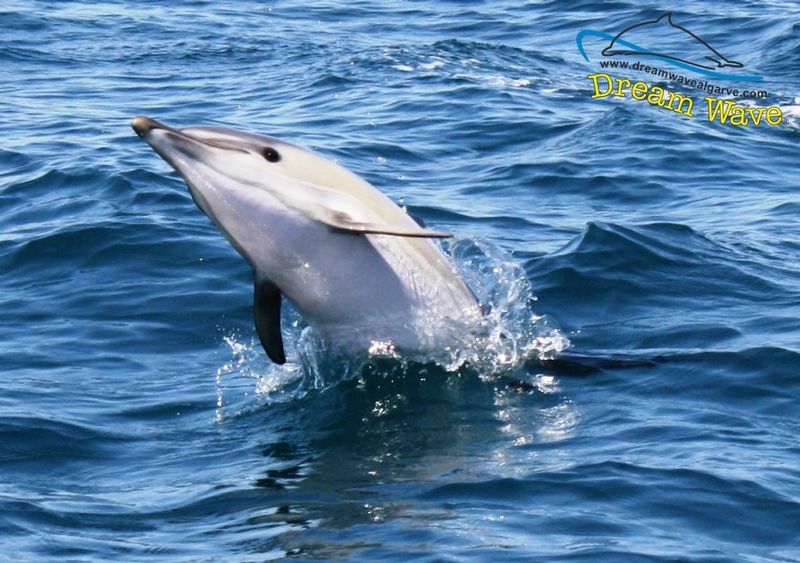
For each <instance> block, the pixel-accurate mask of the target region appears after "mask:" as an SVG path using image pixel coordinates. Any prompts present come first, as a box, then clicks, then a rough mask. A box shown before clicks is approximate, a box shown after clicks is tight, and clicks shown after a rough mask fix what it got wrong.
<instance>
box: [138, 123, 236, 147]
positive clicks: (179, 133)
mask: <svg viewBox="0 0 800 563" xmlns="http://www.w3.org/2000/svg"><path fill="white" fill-rule="evenodd" d="M131 127H132V128H133V130H134V131H135V132H136V134H137V135H139V137H141V138H142V139H144V140H145V141H147V134H148V133H149V132H150V131H152V130H154V129H161V130H162V131H166V132H167V133H170V134H172V135H175V136H176V137H179V138H181V139H183V140H186V141H190V142H193V143H199V144H201V145H206V146H209V147H213V148H215V149H222V150H227V151H236V152H240V153H245V154H247V153H248V152H249V151H247V150H245V149H242V148H240V147H237V146H234V145H232V144H229V143H225V142H220V141H210V140H208V139H200V138H198V137H193V136H191V135H189V134H187V133H185V132H184V131H183V130H181V129H175V128H173V127H170V126H169V125H165V124H164V123H161V122H160V121H157V120H155V119H152V118H150V117H144V116H138V117H134V118H133V119H132V120H131Z"/></svg>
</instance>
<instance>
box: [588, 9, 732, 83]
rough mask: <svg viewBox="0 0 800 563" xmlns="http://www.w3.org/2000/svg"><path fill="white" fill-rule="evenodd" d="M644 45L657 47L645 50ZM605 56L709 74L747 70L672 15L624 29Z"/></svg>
mask: <svg viewBox="0 0 800 563" xmlns="http://www.w3.org/2000/svg"><path fill="white" fill-rule="evenodd" d="M640 45H655V47H654V48H643V47H641V46H640ZM603 55H604V56H606V57H612V56H614V55H636V56H653V57H662V58H665V59H672V60H674V61H678V62H682V63H686V64H689V65H692V66H696V67H699V68H706V69H709V70H714V69H717V68H723V67H733V68H742V67H743V66H744V65H743V64H742V63H740V62H738V61H734V60H731V59H728V58H727V57H725V56H724V55H723V54H722V53H720V52H719V51H717V50H716V49H714V47H712V46H711V45H710V44H708V43H707V42H706V41H704V40H703V39H701V38H700V37H699V36H698V35H695V34H694V33H692V32H691V31H689V30H688V29H686V28H685V27H683V26H681V25H678V24H676V23H675V22H673V21H672V13H671V12H667V13H665V14H663V15H662V16H660V17H659V18H656V19H654V20H648V21H644V22H640V23H637V24H635V25H632V26H630V27H627V28H625V29H623V30H622V31H620V32H619V33H618V34H617V35H616V36H615V37H614V39H612V40H611V43H609V45H608V46H607V47H606V48H605V49H603Z"/></svg>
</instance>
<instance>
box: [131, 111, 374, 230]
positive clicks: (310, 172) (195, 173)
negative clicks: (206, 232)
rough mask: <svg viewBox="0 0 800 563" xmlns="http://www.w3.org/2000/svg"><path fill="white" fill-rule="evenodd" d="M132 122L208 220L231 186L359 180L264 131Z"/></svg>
mask: <svg viewBox="0 0 800 563" xmlns="http://www.w3.org/2000/svg"><path fill="white" fill-rule="evenodd" d="M131 126H132V127H133V130H134V131H136V134H137V135H139V136H140V137H141V138H142V139H144V140H145V141H146V142H147V143H148V144H149V145H150V146H151V147H152V148H153V149H154V150H155V151H156V152H157V153H158V154H159V155H160V156H161V157H162V158H163V159H164V160H166V161H167V162H168V163H169V164H170V165H171V166H172V167H173V168H175V170H177V171H178V172H179V173H180V174H181V175H182V176H183V178H184V179H185V180H186V183H187V184H188V186H189V189H190V191H191V193H192V196H193V197H194V199H195V201H196V202H197V204H198V206H199V207H200V208H201V209H202V210H203V211H204V212H205V213H206V214H207V215H209V216H212V218H213V209H212V208H213V203H214V202H213V201H212V198H214V197H226V194H227V196H229V195H230V193H231V192H233V191H235V190H249V191H252V190H254V189H261V190H263V191H266V192H267V193H270V192H271V193H279V192H280V191H281V190H287V189H291V186H293V185H297V183H298V182H299V183H302V184H312V185H316V186H323V187H326V188H328V189H334V190H337V189H343V188H346V186H351V185H353V183H363V180H361V179H360V178H359V177H358V176H356V175H355V174H353V173H351V172H350V171H348V170H346V169H345V168H343V167H342V166H339V165H338V164H337V163H335V162H333V161H331V160H328V159H326V158H324V157H322V156H320V155H318V154H316V153H314V152H312V151H308V150H306V149H303V148H300V147H298V146H295V145H292V144H290V143H287V142H284V141H281V140H279V139H275V138H272V137H267V136H264V135H256V134H253V133H244V132H240V131H235V130H232V129H226V128H223V127H207V126H204V127H185V128H183V129H175V128H172V127H169V126H168V125H165V124H163V123H160V122H158V121H156V120H155V119H151V118H149V117H141V116H140V117H134V118H133V120H132V121H131ZM251 193H252V192H251Z"/></svg>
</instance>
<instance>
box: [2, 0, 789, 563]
mask: <svg viewBox="0 0 800 563" xmlns="http://www.w3.org/2000/svg"><path fill="white" fill-rule="evenodd" d="M667 10H669V11H672V12H673V19H674V21H675V22H676V23H681V24H682V25H685V26H687V28H690V29H691V30H692V31H693V32H694V33H695V34H698V35H699V36H702V37H703V39H704V40H707V41H708V42H709V43H710V44H712V45H713V46H714V48H716V49H718V50H719V51H721V52H722V53H723V54H724V55H725V56H727V57H729V58H730V59H735V60H738V61H741V62H743V63H744V64H745V68H744V69H742V71H743V72H744V71H746V72H748V73H749V74H757V75H759V76H762V77H763V81H761V82H759V83H757V84H753V85H752V87H753V88H757V89H763V90H765V91H767V92H768V95H767V97H766V98H763V99H758V100H748V101H743V102H742V103H743V104H745V105H746V107H751V108H752V107H754V106H763V107H766V106H778V107H781V108H782V112H783V122H782V123H781V124H780V125H779V126H768V125H764V124H762V125H760V126H758V127H754V126H748V127H732V126H731V125H729V124H720V123H709V122H708V120H707V119H705V116H704V110H702V107H703V105H704V104H705V102H704V101H703V95H704V93H703V92H702V91H700V90H698V89H689V88H688V87H686V86H682V85H680V84H678V83H676V82H675V80H665V79H659V78H655V77H653V76H649V77H648V76H647V75H645V74H642V73H638V74H637V73H635V72H633V71H627V70H620V69H614V70H613V71H612V70H609V69H607V70H605V71H602V72H609V73H613V74H614V75H618V76H626V77H628V78H633V79H642V80H646V81H647V82H648V83H651V84H655V83H660V84H661V85H662V86H664V87H665V88H666V89H668V90H670V89H671V90H675V91H683V92H686V93H689V94H691V95H692V96H693V97H694V98H695V103H696V110H697V111H696V114H697V115H695V117H694V118H688V117H686V116H683V115H678V114H677V113H675V112H670V111H669V110H665V109H662V108H657V107H654V106H653V105H652V104H649V103H648V102H646V101H636V100H634V99H633V98H632V97H630V96H626V97H620V96H609V97H607V98H596V99H592V97H591V96H592V93H593V91H592V83H591V81H590V80H588V79H587V75H588V74H590V73H596V72H600V71H601V70H600V67H599V66H598V61H597V52H598V51H597V46H598V45H599V43H598V41H599V40H598V39H597V38H591V39H590V40H587V43H586V46H587V48H589V47H591V49H593V51H592V53H593V55H592V57H594V58H593V59H592V60H591V61H590V62H587V61H585V60H584V59H583V58H582V57H581V55H580V53H579V51H578V48H577V44H576V36H577V34H578V33H579V32H580V31H581V30H582V29H593V30H596V31H600V32H604V33H608V34H610V35H612V36H613V35H615V34H616V33H618V32H619V31H621V30H622V29H624V28H626V27H628V26H630V25H632V24H635V23H637V22H641V21H644V20H652V19H655V18H657V17H658V16H659V15H661V14H662V13H664V12H665V11H667ZM798 22H800V8H798V6H797V5H796V4H795V3H793V2H781V1H777V0H776V1H771V2H750V1H747V2H738V3H731V2H721V1H710V2H700V1H698V0H694V1H690V2H677V3H672V4H669V5H659V4H654V3H644V4H643V3H639V2H628V1H617V2H604V3H601V2H585V1H581V2H571V3H564V2H555V1H542V2H514V1H510V0H499V1H497V2H488V1H483V2H482V1H469V2H455V1H445V2H422V1H401V2H393V3H390V2H374V1H357V2H348V3H340V4H339V3H334V2H321V3H317V4H316V5H313V6H309V5H307V4H305V3H303V2H297V1H292V0H286V1H282V0H276V1H272V2H243V1H238V0H221V1H219V2H203V1H199V0H196V1H188V0H187V1H176V2H147V3H143V2H129V1H115V2H111V1H106V2H85V1H70V2H67V1H64V2H44V1H35V0H30V1H19V0H6V1H5V2H3V4H2V6H1V7H0V29H2V31H3V33H2V35H0V78H2V80H0V109H2V111H0V132H2V135H1V136H0V271H2V276H0V310H1V311H2V315H0V374H2V378H0V560H2V561H17V562H19V561H47V560H65V561H109V560H119V561H169V562H174V561H248V562H252V561H266V560H272V559H278V558H289V559H295V560H339V561H341V560H344V561H412V560H414V561H486V560H488V561H698V562H699V561H715V562H721V561H750V562H764V561H800V438H798V436H799V435H800V403H799V400H798V399H800V266H798V258H800V197H799V196H798V188H800V181H799V180H798V178H800V176H799V175H798V173H800V168H799V167H798V141H799V140H800V24H799V23H798ZM592 41H594V42H592ZM658 64H659V66H662V67H664V68H670V69H673V70H675V68H674V67H672V66H671V65H670V64H668V63H667V62H666V61H664V60H659V61H658ZM679 70H680V73H681V74H683V75H686V76H690V77H697V78H702V76H701V75H699V74H697V73H692V72H691V71H689V70H686V69H679ZM726 70H730V72H731V73H732V74H735V73H736V72H738V71H737V70H736V69H726ZM659 80H661V82H659ZM718 83H719V84H723V85H725V86H731V85H737V84H738V83H735V82H726V81H718ZM748 87H750V85H748ZM682 88H683V89H682ZM681 89H682V90H681ZM748 104H749V105H748ZM134 115H149V116H153V117H156V118H158V119H161V120H163V121H165V122H167V123H169V124H172V125H176V126H183V125H189V124H217V125H226V126H230V127H234V128H239V129H243V130H248V131H256V132H261V133H265V134H270V135H273V136H277V137H280V138H285V139H287V140H289V141H292V142H294V143H297V144H300V145H303V146H307V147H311V148H313V149H315V150H317V151H319V152H320V153H322V154H324V155H326V156H328V157H329V158H333V159H336V160H338V161H339V162H340V163H342V164H343V165H345V166H347V167H348V168H350V169H351V170H353V171H355V172H356V173H358V174H360V175H362V176H363V177H365V178H366V179H368V180H369V181H371V182H372V183H374V184H375V185H376V186H379V187H380V188H381V189H382V190H384V191H385V192H386V193H387V194H389V195H390V196H391V197H393V198H394V199H396V200H398V201H402V202H403V204H404V205H407V206H408V207H409V209H411V210H412V211H414V212H415V213H416V214H418V215H420V216H421V217H423V218H424V219H425V220H426V222H427V223H428V224H429V225H431V226H434V227H435V228H440V229H447V230H449V231H451V232H453V233H455V234H456V238H455V240H453V241H451V242H448V243H447V250H448V252H449V253H450V256H451V259H452V261H453V263H454V265H455V267H456V268H458V269H459V270H460V271H461V272H462V274H463V275H464V276H465V277H466V278H467V279H468V280H469V281H470V283H472V284H473V286H475V287H476V291H477V292H478V293H479V294H480V295H481V296H482V297H483V299H484V300H486V301H488V302H490V303H491V305H492V306H493V311H495V314H496V318H494V319H493V322H494V323H495V325H494V326H495V328H497V329H498V330H502V331H505V334H506V335H507V336H509V337H510V338H503V339H500V338H497V339H494V340H489V341H487V342H486V343H485V346H483V347H482V348H481V349H480V350H477V351H476V350H472V351H470V352H469V353H467V352H465V351H463V350H450V351H445V352H446V353H441V354H433V355H432V357H431V358H430V359H429V360H428V361H419V360H418V359H417V361H410V360H406V359H403V358H399V359H397V358H390V357H383V356H380V355H378V356H375V357H370V358H361V359H358V360H356V359H349V360H347V361H339V362H334V361H328V360H327V359H326V358H325V355H324V353H322V351H320V350H319V348H318V347H316V346H317V345H316V344H315V343H314V341H313V339H310V338H309V336H308V331H307V330H306V329H304V328H303V323H302V319H300V317H299V316H298V315H297V313H296V312H293V311H291V310H287V311H286V313H285V321H286V324H287V332H286V338H287V341H288V342H287V343H288V347H289V349H290V361H289V363H287V364H286V366H284V367H276V366H273V365H271V364H270V362H269V361H268V360H267V359H266V357H265V355H264V354H263V351H262V350H261V348H260V346H259V345H258V343H257V339H256V336H255V332H254V329H253V326H252V318H251V295H252V293H251V292H252V288H251V274H250V272H249V269H248V267H247V265H246V264H245V263H244V261H243V260H242V259H241V258H239V256H238V255H237V254H236V253H235V251H234V250H233V249H232V248H231V247H230V246H229V245H228V244H227V242H226V241H225V240H224V238H223V237H222V235H221V234H220V233H219V232H218V231H217V230H216V228H215V227H214V226H213V225H211V223H210V222H209V220H208V219H207V218H206V217H205V216H203V215H202V213H200V211H199V210H198V209H197V208H196V207H195V205H194V204H193V203H192V201H191V199H190V197H189V195H188V193H187V190H186V188H185V186H184V185H183V183H182V181H181V180H180V178H178V177H177V175H176V174H175V173H173V172H172V171H171V170H170V168H169V167H168V166H167V165H166V164H165V163H164V162H163V161H162V160H161V159H160V158H158V157H157V156H156V155H155V154H154V153H153V152H152V151H151V150H150V149H149V148H148V147H147V146H146V145H145V144H144V143H142V142H141V140H140V139H138V138H137V137H136V135H135V134H134V133H133V132H132V131H131V129H130V127H129V121H130V118H131V117H133V116H134ZM354 283H358V279H357V274H354ZM534 296H535V298H534ZM542 359H550V360H554V361H548V362H543V361H541V360H542Z"/></svg>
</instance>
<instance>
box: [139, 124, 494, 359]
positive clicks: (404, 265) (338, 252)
mask: <svg viewBox="0 0 800 563" xmlns="http://www.w3.org/2000/svg"><path fill="white" fill-rule="evenodd" d="M131 126H132V127H133V130H134V131H135V132H136V133H137V134H138V135H139V136H140V137H141V138H142V139H144V140H145V141H146V142H147V143H148V144H149V145H150V146H151V147H152V148H153V150H155V152H156V153H158V154H159V155H160V156H161V157H162V158H163V159H164V160H165V161H167V163H168V164H170V165H171V166H172V167H173V168H174V169H175V170H176V171H177V172H178V173H179V174H180V175H181V176H182V177H183V179H184V181H185V182H186V185H187V186H188V188H189V193H190V194H191V196H192V199H193V200H194V202H195V203H196V204H197V206H198V207H199V208H200V209H201V210H202V211H203V212H204V213H205V214H206V215H207V216H208V217H209V218H210V219H211V220H212V221H213V222H214V223H215V224H216V225H217V227H218V228H219V229H220V231H222V233H223V234H224V235H225V237H226V238H227V239H228V241H229V242H230V243H231V245H232V246H233V247H234V248H235V249H236V250H237V251H238V252H239V254H240V255H241V256H242V257H244V259H245V260H247V262H248V263H249V264H250V266H251V267H252V269H253V277H254V307H253V316H254V321H255V327H256V332H257V333H258V336H259V339H260V341H261V344H262V346H263V347H264V351H265V352H266V354H267V356H268V357H269V358H270V359H271V360H272V361H273V362H275V363H278V364H282V363H284V362H285V361H286V355H285V352H284V346H283V339H282V336H281V327H280V322H281V303H282V301H283V299H284V298H285V299H287V300H288V301H290V302H291V303H292V304H294V306H295V307H296V309H297V310H298V311H299V312H300V314H301V315H302V317H303V318H304V319H305V320H306V321H307V322H308V323H309V324H310V325H311V326H313V327H315V328H317V329H319V330H320V331H321V332H322V334H323V335H325V336H326V337H327V338H329V339H332V340H334V341H335V342H336V343H337V344H341V345H342V346H344V347H345V348H346V349H348V350H354V349H363V350H367V349H370V347H372V346H375V345H376V344H379V345H380V346H381V347H382V348H381V349H386V347H388V349H389V350H392V349H400V350H405V349H409V350H415V351H416V350H426V349H431V350H432V349H434V348H435V347H441V346H447V345H451V344H452V343H453V342H454V340H457V339H458V338H459V337H463V334H464V331H465V330H470V329H471V328H473V327H474V326H475V324H476V322H477V321H478V320H479V318H480V316H481V312H480V306H479V304H478V301H477V299H476V298H475V295H474V293H473V292H472V291H471V290H470V288H469V287H468V286H467V285H466V283H465V282H464V281H463V280H462V279H461V278H460V277H459V276H458V275H457V274H456V273H455V272H454V270H453V268H452V266H451V264H450V263H449V262H448V260H447V258H446V257H445V255H444V253H443V252H442V250H441V249H440V248H439V246H438V245H437V244H436V243H435V242H434V241H433V239H437V238H444V237H448V236H450V235H449V234H448V233H445V232H441V231H437V230H432V229H428V228H426V227H425V226H424V225H423V224H421V223H418V222H417V221H415V220H414V219H413V218H412V217H410V216H409V215H408V214H407V213H406V212H404V211H403V210H402V209H401V208H400V207H398V206H397V205H396V204H395V203H394V202H393V201H392V200H391V199H389V198H388V197H387V196H386V195H384V194H383V193H381V192H380V191H378V190H377V189H376V188H375V187H373V186H372V185H371V184H369V183H368V182H366V181H365V180H363V179H361V178H360V177H358V176H357V175H355V174H353V173H352V172H350V171H348V170H347V169H345V168H344V167H342V166H340V165H338V164H336V163H335V162H333V161H331V160H328V159H326V158H324V157H322V156H320V155H318V154H316V153H314V152H311V151H308V150H305V149H303V148H300V147H298V146H295V145H292V144H290V143H287V142H285V141H281V140H278V139H274V138H271V137H266V136H262V135H257V134H253V133H243V132H239V131H234V130H232V129H226V128H222V127H186V128H182V129H175V128H172V127H169V126H167V125H164V124H163V123H160V122H158V121H156V120H154V119H151V118H149V117H141V116H140V117H135V118H133V120H132V121H131Z"/></svg>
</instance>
